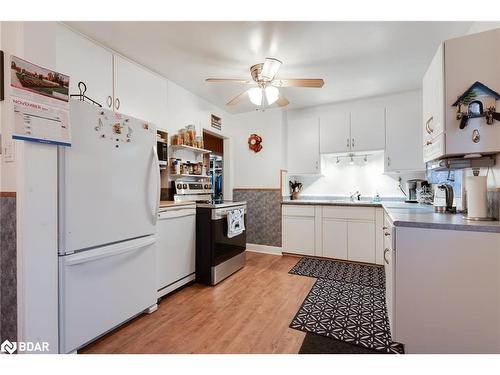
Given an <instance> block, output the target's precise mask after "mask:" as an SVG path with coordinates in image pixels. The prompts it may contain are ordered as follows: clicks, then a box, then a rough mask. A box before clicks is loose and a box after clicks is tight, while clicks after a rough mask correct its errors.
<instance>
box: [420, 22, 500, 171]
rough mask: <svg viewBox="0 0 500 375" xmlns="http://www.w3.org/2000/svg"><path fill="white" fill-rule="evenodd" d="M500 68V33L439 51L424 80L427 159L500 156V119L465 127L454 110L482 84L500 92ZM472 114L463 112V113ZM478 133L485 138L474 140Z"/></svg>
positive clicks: (485, 102) (469, 37) (472, 121)
mask: <svg viewBox="0 0 500 375" xmlns="http://www.w3.org/2000/svg"><path fill="white" fill-rule="evenodd" d="M499 66H500V29H495V30H491V31H486V32H483V33H477V34H472V35H466V36H463V37H460V38H455V39H451V40H447V41H446V42H444V44H443V45H441V46H440V47H439V49H438V51H437V53H436V55H435V56H434V58H433V60H432V62H431V64H430V65H429V68H428V69H427V72H426V73H425V75H424V78H423V82H422V89H423V111H422V112H423V118H422V128H423V134H424V137H423V148H424V151H423V154H424V160H425V161H430V160H433V159H437V158H440V157H445V156H455V155H463V154H471V153H497V152H500V125H499V124H498V122H497V121H495V122H494V123H493V124H492V125H487V124H486V119H485V118H484V117H480V118H474V119H470V120H469V121H468V124H467V126H466V127H465V128H464V129H460V128H459V125H460V121H459V120H457V119H456V110H457V108H456V107H453V104H454V102H455V101H456V100H457V98H458V97H459V96H461V95H462V94H463V93H464V92H465V91H466V90H467V89H468V88H469V87H470V86H472V84H474V83H475V82H476V81H479V82H481V83H483V84H484V85H486V86H488V87H489V88H490V89H492V90H494V91H496V92H498V91H499V90H500V69H499ZM480 99H481V100H482V101H483V105H485V107H486V106H488V105H494V101H492V100H491V99H485V98H480ZM485 109H486V108H485ZM466 110H467V108H462V111H466ZM497 110H498V106H497ZM476 133H477V134H478V135H479V137H473V134H476ZM473 138H474V139H475V141H474V140H473Z"/></svg>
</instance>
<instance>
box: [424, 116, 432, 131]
mask: <svg viewBox="0 0 500 375" xmlns="http://www.w3.org/2000/svg"><path fill="white" fill-rule="evenodd" d="M433 120H434V117H433V116H431V117H430V118H429V119H428V120H427V121H426V123H425V130H426V131H427V133H429V134H431V133H433V132H434V129H433V128H432V121H433Z"/></svg>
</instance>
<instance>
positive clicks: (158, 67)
mask: <svg viewBox="0 0 500 375" xmlns="http://www.w3.org/2000/svg"><path fill="white" fill-rule="evenodd" d="M67 24H68V25H70V26H71V27H73V28H74V29H76V30H79V31H80V32H82V33H84V34H86V35H88V36H90V37H91V38H92V39H95V40H97V41H99V42H101V43H102V44H104V45H107V46H109V47H111V48H112V49H114V50H116V51H118V52H120V53H121V54H123V55H125V56H127V57H129V58H130V59H132V60H135V61H137V62H138V63H140V64H143V65H145V66H147V67H149V68H150V69H151V70H154V71H156V72H158V73H160V74H161V75H163V76H165V77H167V78H168V79H170V80H172V81H174V82H175V83H177V84H179V85H181V86H183V87H185V88H186V89H188V90H190V91H192V92H193V93H195V94H197V95H199V96H201V97H203V98H205V99H207V100H208V101H210V102H212V103H214V104H216V105H218V106H220V107H221V108H225V109H226V110H228V111H229V112H233V113H239V112H245V111H249V110H252V109H253V107H252V106H251V105H250V103H249V102H248V100H244V101H243V102H242V103H240V104H239V105H238V106H236V107H226V106H225V103H226V102H227V101H228V100H229V99H230V98H232V97H233V96H235V95H237V94H239V93H240V92H242V91H243V90H245V89H246V88H247V86H245V85H239V84H234V83H229V84H220V83H219V84H216V83H206V82H204V79H205V78H207V77H228V78H238V77H243V78H250V73H249V68H250V66H251V65H252V64H255V63H258V62H262V61H263V60H264V58H265V57H266V56H269V57H276V58H278V59H280V60H282V61H283V65H282V67H281V70H280V71H279V73H278V76H277V77H278V78H323V79H324V80H325V85H324V87H323V88H322V89H310V88H283V89H281V90H283V93H284V95H285V96H286V97H287V98H288V99H289V100H290V105H289V108H299V107H306V106H313V105H318V104H323V103H329V102H335V101H343V100H350V99H355V98H361V97H367V96H374V95H380V94H385V93H391V92H397V91H403V90H409V89H414V88H418V87H420V86H421V79H422V76H423V74H424V72H425V69H426V68H427V66H428V64H429V62H430V60H431V58H432V56H433V55H434V52H435V50H436V48H437V46H438V45H439V43H440V42H442V41H443V40H445V39H448V38H452V37H456V36H460V35H463V34H465V33H466V32H467V31H468V30H469V28H470V27H471V24H472V23H471V22H67Z"/></svg>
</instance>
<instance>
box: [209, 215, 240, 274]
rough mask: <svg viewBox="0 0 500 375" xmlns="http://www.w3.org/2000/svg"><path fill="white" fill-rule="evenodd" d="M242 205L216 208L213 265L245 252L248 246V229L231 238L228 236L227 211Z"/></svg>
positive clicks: (213, 232)
mask: <svg viewBox="0 0 500 375" xmlns="http://www.w3.org/2000/svg"><path fill="white" fill-rule="evenodd" d="M237 208H242V207H231V208H223V209H215V210H214V212H213V216H212V220H213V221H212V238H213V240H214V245H213V249H214V251H213V257H212V266H217V265H219V264H221V263H223V262H225V261H226V260H228V259H231V258H233V257H234V256H236V255H238V254H240V253H242V252H244V251H245V250H246V247H247V235H246V230H244V231H243V233H241V234H239V235H237V236H235V237H232V238H229V237H228V236H227V228H228V225H227V212H228V211H231V210H234V209H237ZM244 220H245V227H246V225H247V218H246V209H245V217H244Z"/></svg>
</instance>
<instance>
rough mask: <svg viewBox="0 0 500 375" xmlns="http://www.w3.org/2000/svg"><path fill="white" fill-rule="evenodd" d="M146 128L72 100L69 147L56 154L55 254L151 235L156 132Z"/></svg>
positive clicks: (156, 177) (155, 187) (155, 185)
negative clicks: (57, 240) (57, 243)
mask: <svg viewBox="0 0 500 375" xmlns="http://www.w3.org/2000/svg"><path fill="white" fill-rule="evenodd" d="M101 113H103V114H101ZM146 124H147V123H146V122H144V121H141V120H137V119H134V118H132V117H125V116H122V115H120V114H118V113H115V112H112V111H108V110H104V111H103V110H102V109H100V108H98V107H96V106H95V105H92V104H87V103H84V102H80V101H72V103H71V127H72V146H71V147H62V148H60V153H59V156H60V159H59V186H60V191H59V209H60V215H59V223H60V224H59V225H60V231H61V234H62V236H61V242H60V247H59V250H60V252H61V253H68V252H73V251H76V250H82V249H87V248H90V247H94V246H100V245H104V244H109V243H113V242H118V241H124V240H127V239H131V238H136V237H140V236H145V235H149V234H153V233H154V232H155V223H156V218H157V216H156V212H157V208H158V203H159V202H158V201H159V194H160V191H159V168H158V161H157V155H156V152H155V150H154V146H155V145H156V143H155V140H156V129H155V128H154V126H146ZM117 132H119V134H118V133H117Z"/></svg>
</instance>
